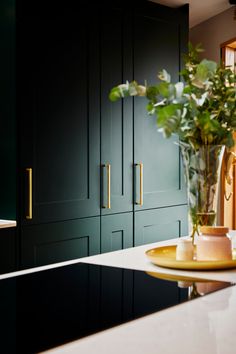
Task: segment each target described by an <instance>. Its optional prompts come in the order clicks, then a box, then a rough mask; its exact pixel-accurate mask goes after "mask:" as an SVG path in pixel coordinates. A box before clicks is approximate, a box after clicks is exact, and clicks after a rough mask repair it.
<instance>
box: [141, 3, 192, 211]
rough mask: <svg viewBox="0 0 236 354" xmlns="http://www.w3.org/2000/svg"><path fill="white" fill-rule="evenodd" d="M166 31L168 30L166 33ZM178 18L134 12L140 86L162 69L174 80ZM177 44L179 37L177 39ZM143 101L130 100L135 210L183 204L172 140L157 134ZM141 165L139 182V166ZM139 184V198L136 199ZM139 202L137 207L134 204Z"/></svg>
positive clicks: (176, 150) (176, 151)
mask: <svg viewBox="0 0 236 354" xmlns="http://www.w3.org/2000/svg"><path fill="white" fill-rule="evenodd" d="M167 28H168V30H167ZM179 28H180V23H179V18H176V19H173V18H172V13H171V12H170V13H168V14H167V13H166V12H165V11H162V12H160V11H157V10H155V8H154V9H153V11H152V12H150V11H148V10H147V11H146V13H145V12H144V13H143V12H140V11H139V12H138V11H136V13H135V17H134V77H135V79H136V80H137V81H138V82H139V83H140V84H144V80H146V81H147V82H148V85H152V84H153V85H155V83H156V82H157V80H158V79H157V74H158V72H160V71H161V70H162V69H166V70H167V71H168V72H169V73H170V74H171V77H172V80H175V81H176V82H177V81H178V79H179V77H178V72H179V69H180V66H181V63H180V58H181V52H180V51H181V48H180V42H179ZM180 41H181V38H180ZM146 104H147V101H146V100H145V99H141V98H140V97H136V98H135V100H134V162H135V164H136V167H135V195H134V198H135V203H136V205H135V210H143V209H150V208H157V207H165V206H170V205H178V204H183V203H186V193H185V188H184V182H183V174H182V171H181V161H180V153H179V147H178V146H177V145H176V144H175V143H176V139H175V138H172V139H165V138H164V137H163V135H162V133H159V132H157V125H156V117H155V116H148V114H147V112H146ZM140 163H142V164H143V180H140V167H139V164H140ZM140 183H142V184H143V186H141V188H142V189H143V190H142V193H143V196H140ZM140 199H142V201H143V205H142V206H140V205H138V204H137V203H139V202H140Z"/></svg>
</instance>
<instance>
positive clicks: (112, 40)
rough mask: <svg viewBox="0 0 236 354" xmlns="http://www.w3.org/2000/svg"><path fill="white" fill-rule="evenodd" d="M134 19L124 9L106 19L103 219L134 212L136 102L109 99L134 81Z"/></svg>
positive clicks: (103, 35)
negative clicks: (121, 84) (122, 85)
mask: <svg viewBox="0 0 236 354" xmlns="http://www.w3.org/2000/svg"><path fill="white" fill-rule="evenodd" d="M130 18H131V17H130V13H129V11H124V10H122V9H113V10H111V11H108V10H107V11H105V13H104V14H103V16H102V26H101V88H102V90H101V178H102V192H101V204H102V209H101V213H102V215H106V214H114V213H119V212H125V211H132V210H133V205H132V204H133V189H132V185H133V180H132V179H133V174H132V173H133V171H132V166H133V119H132V101H131V100H124V101H121V100H120V101H119V102H116V104H114V103H112V102H111V101H110V100H109V98H108V93H109V91H110V89H111V88H112V87H113V86H115V85H117V83H119V82H122V81H123V80H124V78H125V79H127V80H131V79H132V23H131V21H130ZM108 166H109V167H108ZM108 168H109V170H108ZM109 174H110V176H109ZM109 180H110V183H109ZM108 183H109V187H108ZM109 204H110V205H109ZM108 206H109V207H110V208H109V207H108Z"/></svg>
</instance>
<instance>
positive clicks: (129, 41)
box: [17, 0, 188, 267]
mask: <svg viewBox="0 0 236 354" xmlns="http://www.w3.org/2000/svg"><path fill="white" fill-rule="evenodd" d="M38 6H39V9H41V11H38V10H39V9H38V10H37V11H35V12H32V13H31V11H30V8H27V11H23V2H22V4H21V5H20V6H19V12H18V17H19V18H18V22H17V33H18V36H17V53H18V56H17V78H18V80H17V129H18V131H17V136H18V145H17V146H18V148H19V150H18V171H17V172H18V176H19V178H18V216H17V222H18V225H19V230H20V242H19V246H20V254H21V256H20V263H21V266H25V267H26V266H27V267H28V266H34V265H42V264H45V263H51V262H55V261H57V262H58V261H60V260H65V259H72V258H77V257H82V256H87V255H90V254H94V253H99V252H101V251H109V250H114V249H118V248H125V247H129V246H132V245H134V244H141V243H143V242H149V240H154V239H155V235H153V237H152V236H151V235H149V234H148V235H146V236H145V237H141V236H140V235H141V233H142V232H143V231H141V230H143V229H145V227H146V226H147V225H150V223H154V224H155V215H156V214H155V213H153V214H152V213H151V210H152V209H156V210H158V209H159V208H163V207H165V212H164V214H165V218H167V219H168V213H169V212H170V213H173V215H172V218H171V222H170V223H169V224H167V226H163V225H162V223H161V217H160V220H159V219H158V222H157V226H156V227H153V228H152V230H157V229H158V228H160V233H161V232H162V230H163V229H165V235H172V234H173V232H172V230H175V231H174V234H175V235H179V236H180V235H183V232H182V231H181V230H185V228H184V224H187V222H186V220H187V219H186V218H185V217H184V215H185V208H182V209H181V210H182V211H181V215H179V212H178V210H179V209H178V208H175V206H179V205H182V204H186V195H185V191H184V188H183V177H182V175H183V174H182V171H181V162H180V153H179V147H178V145H176V144H175V142H176V141H175V139H169V140H167V139H164V138H163V137H162V134H161V133H158V132H157V126H156V118H155V117H152V116H148V115H147V113H146V109H145V106H146V104H147V101H146V99H145V98H140V97H136V98H132V97H129V98H127V99H124V100H119V101H117V102H115V103H111V102H110V101H109V97H108V95H109V91H110V90H111V88H112V87H113V86H115V85H117V84H119V83H122V82H125V81H126V80H129V81H131V80H134V79H135V80H137V81H138V82H140V84H143V83H144V82H145V80H147V81H148V84H151V83H155V82H156V77H157V73H158V71H159V70H161V69H163V68H165V69H167V70H168V71H169V72H170V73H171V75H172V77H173V78H174V79H176V80H178V75H179V74H178V73H179V71H180V68H181V53H182V52H183V51H184V50H185V49H186V45H187V27H188V14H187V12H188V11H187V7H182V8H180V9H170V8H167V7H164V6H161V5H157V4H154V3H151V2H149V1H147V2H146V1H141V0H138V1H137V2H133V1H132V0H130V1H127V2H125V1H121V3H120V4H118V5H117V4H116V2H115V3H113V2H112V3H111V2H109V4H108V3H107V4H106V6H105V5H104V4H103V5H101V4H93V6H92V5H91V4H88V3H87V4H83V5H82V4H81V3H79V5H78V8H74V9H73V8H70V6H69V5H68V6H67V5H65V8H63V9H59V7H57V8H55V11H44V9H42V6H41V5H38ZM24 10H25V9H24ZM50 10H52V9H50ZM168 208H170V211H168ZM149 209H151V210H149ZM136 211H137V213H133V212H136ZM149 212H150V213H151V214H150V215H149V216H150V217H149V216H148V213H149ZM141 213H143V214H141ZM134 214H140V215H134ZM158 215H162V213H161V212H160V213H158ZM186 216H187V211H186ZM146 221H147V222H146ZM137 223H139V224H137ZM138 225H139V227H138ZM168 225H169V226H168ZM178 225H182V226H183V227H182V226H181V229H180V228H178ZM167 229H168V230H167ZM134 230H136V236H135V234H134ZM145 230H146V229H145ZM150 230H151V229H150ZM178 230H180V231H178ZM72 231H73V232H72ZM96 235H97V236H96ZM168 237H169V236H168Z"/></svg>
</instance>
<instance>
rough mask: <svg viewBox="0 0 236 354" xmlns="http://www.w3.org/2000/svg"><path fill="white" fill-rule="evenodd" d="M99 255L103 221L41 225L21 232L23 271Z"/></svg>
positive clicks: (85, 220)
mask: <svg viewBox="0 0 236 354" xmlns="http://www.w3.org/2000/svg"><path fill="white" fill-rule="evenodd" d="M99 253H100V217H99V216H98V217H93V218H84V219H80V220H69V221H62V222H56V223H49V224H42V225H29V226H28V225H27V226H24V227H23V228H22V232H21V260H20V267H21V268H22V269H24V268H29V267H38V266H41V265H45V264H50V263H57V262H63V261H68V260H71V259H76V258H81V257H87V256H92V255H95V254H99Z"/></svg>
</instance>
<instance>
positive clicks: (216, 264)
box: [145, 246, 236, 270]
mask: <svg viewBox="0 0 236 354" xmlns="http://www.w3.org/2000/svg"><path fill="white" fill-rule="evenodd" d="M145 253H146V256H147V257H148V259H149V260H150V261H151V262H152V263H154V264H156V265H158V266H160V267H165V268H173V269H185V270H215V269H230V268H236V259H234V260H222V261H196V260H193V261H177V260H176V246H164V247H157V248H153V249H150V250H148V251H146V252H145Z"/></svg>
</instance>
